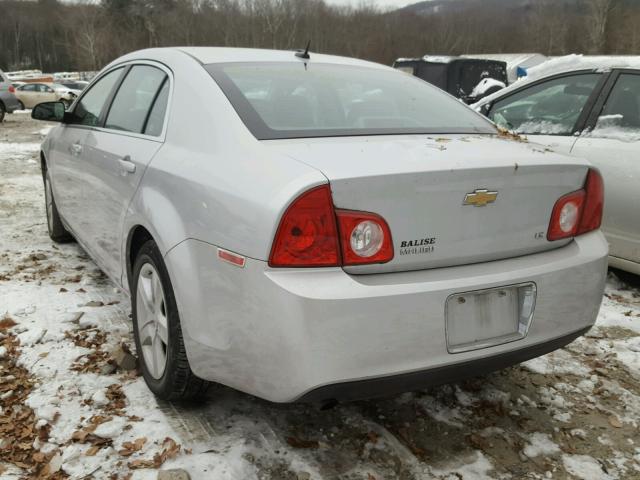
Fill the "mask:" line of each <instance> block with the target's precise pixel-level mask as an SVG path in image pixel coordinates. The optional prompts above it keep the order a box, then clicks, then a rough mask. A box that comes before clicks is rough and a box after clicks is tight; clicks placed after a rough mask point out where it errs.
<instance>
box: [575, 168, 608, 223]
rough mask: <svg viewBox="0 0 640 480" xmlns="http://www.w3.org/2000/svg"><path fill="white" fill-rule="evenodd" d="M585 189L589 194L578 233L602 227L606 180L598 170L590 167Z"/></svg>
mask: <svg viewBox="0 0 640 480" xmlns="http://www.w3.org/2000/svg"><path fill="white" fill-rule="evenodd" d="M584 189H585V190H586V192H587V194H586V197H585V202H584V209H583V212H582V220H581V221H580V227H579V228H578V232H577V235H581V234H583V233H587V232H590V231H592V230H597V229H598V228H600V224H601V223H602V212H603V211H604V182H603V181H602V177H601V176H600V173H599V172H598V171H597V170H593V169H589V173H588V174H587V181H586V182H585V184H584Z"/></svg>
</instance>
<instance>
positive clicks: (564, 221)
mask: <svg viewBox="0 0 640 480" xmlns="http://www.w3.org/2000/svg"><path fill="white" fill-rule="evenodd" d="M603 206H604V183H603V181H602V177H601V176H600V173H598V171H597V170H593V169H589V172H588V173H587V180H586V181H585V184H584V188H582V189H581V190H578V191H576V192H572V193H569V194H567V195H565V196H563V197H560V199H559V200H558V201H557V202H556V204H555V206H554V207H553V212H552V214H551V222H550V223H549V230H548V232H547V239H548V240H549V241H553V240H561V239H563V238H570V237H575V236H576V235H582V234H583V233H587V232H590V231H592V230H597V229H598V228H600V224H601V222H602V211H603Z"/></svg>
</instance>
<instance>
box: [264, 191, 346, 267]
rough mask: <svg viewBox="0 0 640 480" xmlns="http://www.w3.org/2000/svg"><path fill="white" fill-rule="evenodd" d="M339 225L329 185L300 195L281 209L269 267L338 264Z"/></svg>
mask: <svg viewBox="0 0 640 480" xmlns="http://www.w3.org/2000/svg"><path fill="white" fill-rule="evenodd" d="M340 263H341V262H340V247H339V245H338V229H337V227H336V217H335V213H334V211H333V201H332V199H331V190H330V189H329V185H322V186H320V187H316V188H313V189H311V190H309V191H308V192H305V193H303V194H302V195H300V196H299V197H298V198H297V199H296V200H295V201H294V202H293V203H292V204H291V205H290V206H289V208H288V209H287V211H286V212H285V213H284V215H283V217H282V220H281V221H280V226H279V227H278V231H277V232H276V237H275V240H274V242H273V247H272V248H271V255H270V256H269V265H270V266H271V267H335V266H338V265H340Z"/></svg>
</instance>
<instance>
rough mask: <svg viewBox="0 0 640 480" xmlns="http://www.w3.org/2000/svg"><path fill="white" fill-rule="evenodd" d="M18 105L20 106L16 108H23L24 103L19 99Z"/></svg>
mask: <svg viewBox="0 0 640 480" xmlns="http://www.w3.org/2000/svg"><path fill="white" fill-rule="evenodd" d="M18 106H19V107H20V108H18V110H24V103H22V102H21V101H20V100H18Z"/></svg>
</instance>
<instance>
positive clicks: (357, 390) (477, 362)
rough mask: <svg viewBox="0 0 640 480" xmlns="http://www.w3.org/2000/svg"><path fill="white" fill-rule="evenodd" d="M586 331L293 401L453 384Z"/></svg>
mask: <svg viewBox="0 0 640 480" xmlns="http://www.w3.org/2000/svg"><path fill="white" fill-rule="evenodd" d="M590 328H591V327H587V328H583V329H582V330H579V331H577V332H573V333H570V334H568V335H565V336H563V337H560V338H555V339H553V340H549V341H548V342H544V343H539V344H537V345H532V346H530V347H526V348H522V349H519V350H514V351H511V352H507V353H501V354H499V355H493V356H491V357H486V358H480V359H474V360H471V361H467V362H462V363H456V364H453V365H446V366H444V367H437V368H431V369H429V370H421V371H418V372H411V373H403V374H399V375H391V376H386V377H378V378H370V379H367V380H357V381H354V382H343V383H334V384H331V385H325V386H324V387H319V388H316V389H314V390H311V391H310V392H308V393H306V394H304V395H303V396H302V397H300V398H299V399H298V400H297V401H298V402H318V401H321V402H323V401H331V400H360V399H366V398H375V397H383V396H387V395H393V394H396V393H401V392H408V391H412V390H418V389H421V388H425V387H433V386H436V385H442V384H445V383H451V382H457V381H459V380H464V379H466V378H471V377H475V376H478V375H483V374H486V373H489V372H493V371H495V370H500V369H502V368H506V367H509V366H511V365H515V364H518V363H521V362H524V361H526V360H530V359H532V358H535V357H539V356H541V355H544V354H546V353H549V352H553V351H554V350H557V349H558V348H561V347H564V346H565V345H567V344H569V343H571V342H572V341H573V340H575V339H576V338H578V337H580V336H582V335H584V334H585V333H586V332H588V331H589V329H590Z"/></svg>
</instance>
